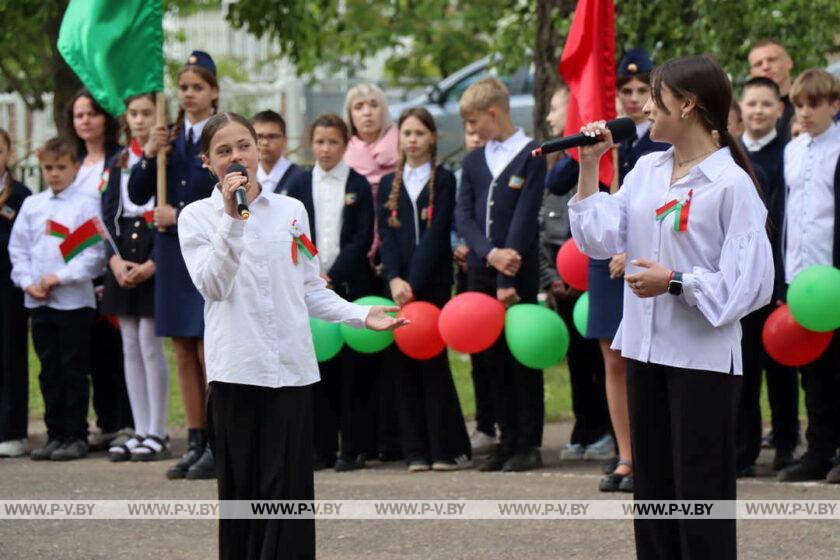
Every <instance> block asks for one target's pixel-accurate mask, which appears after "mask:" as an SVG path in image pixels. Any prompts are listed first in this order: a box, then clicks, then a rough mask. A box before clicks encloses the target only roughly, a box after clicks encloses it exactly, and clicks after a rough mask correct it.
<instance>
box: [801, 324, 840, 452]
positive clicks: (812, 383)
mask: <svg viewBox="0 0 840 560" xmlns="http://www.w3.org/2000/svg"><path fill="white" fill-rule="evenodd" d="M802 388H803V389H804V390H805V408H807V409H808V428H807V429H806V430H805V437H806V438H807V440H808V451H807V454H808V455H812V456H814V458H815V459H819V460H826V459H831V458H832V457H834V453H835V452H836V451H837V448H838V447H840V338H838V333H837V332H835V333H834V338H833V339H832V340H831V344H829V345H828V348H827V349H826V351H825V352H824V353H823V355H822V356H820V357H819V358H817V360H816V361H814V362H813V363H811V364H808V365H807V366H803V367H802Z"/></svg>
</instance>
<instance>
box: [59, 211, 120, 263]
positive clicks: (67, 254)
mask: <svg viewBox="0 0 840 560" xmlns="http://www.w3.org/2000/svg"><path fill="white" fill-rule="evenodd" d="M47 235H52V236H55V237H59V238H61V239H63V240H64V241H62V242H61V245H59V246H58V249H59V250H60V251H61V256H62V257H64V262H66V263H67V262H70V261H71V260H73V258H74V257H76V256H77V255H79V254H80V253H81V252H82V251H84V250H85V249H87V248H88V247H90V246H91V245H95V244H96V243H99V242H100V241H102V240H103V239H107V238H108V233H107V232H106V231H105V228H104V227H103V226H102V223H101V222H100V221H99V218H97V217H93V218H91V219H89V220H88V221H86V222H85V223H83V224H82V225H80V226H79V227H78V228H76V229H75V230H74V231H72V232H71V231H70V228H68V227H67V226H65V225H62V224H60V223H58V222H55V221H53V220H47Z"/></svg>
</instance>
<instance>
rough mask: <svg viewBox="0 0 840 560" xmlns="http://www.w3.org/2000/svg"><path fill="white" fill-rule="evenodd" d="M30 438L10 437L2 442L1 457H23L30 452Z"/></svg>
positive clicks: (0, 445)
mask: <svg viewBox="0 0 840 560" xmlns="http://www.w3.org/2000/svg"><path fill="white" fill-rule="evenodd" d="M27 442H28V440H27V439H26V438H23V439H10V440H8V441H4V442H0V457H21V456H23V455H26V454H27V453H28V452H29V447H28V445H27Z"/></svg>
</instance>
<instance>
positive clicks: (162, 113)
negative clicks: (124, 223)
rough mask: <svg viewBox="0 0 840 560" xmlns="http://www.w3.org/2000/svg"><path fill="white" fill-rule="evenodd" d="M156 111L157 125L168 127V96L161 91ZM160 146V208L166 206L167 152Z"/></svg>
mask: <svg viewBox="0 0 840 560" xmlns="http://www.w3.org/2000/svg"><path fill="white" fill-rule="evenodd" d="M155 109H156V111H157V124H159V125H161V124H162V125H166V95H165V94H164V93H163V92H162V91H159V92H157V93H156V94H155ZM164 148H165V147H164V146H160V147H159V148H158V152H157V199H156V204H155V206H157V207H158V208H162V207H163V206H166V150H165V149H164ZM158 231H166V228H165V227H162V226H158Z"/></svg>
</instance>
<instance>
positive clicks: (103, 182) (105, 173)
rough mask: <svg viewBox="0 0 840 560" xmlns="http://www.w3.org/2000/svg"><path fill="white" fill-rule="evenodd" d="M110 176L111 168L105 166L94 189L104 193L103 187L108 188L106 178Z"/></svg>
mask: <svg viewBox="0 0 840 560" xmlns="http://www.w3.org/2000/svg"><path fill="white" fill-rule="evenodd" d="M110 177H111V170H110V169H108V168H107V167H106V168H105V171H103V172H102V178H101V179H100V180H99V186H98V187H96V190H98V191H99V194H102V193H104V192H105V189H107V188H108V179H109V178H110Z"/></svg>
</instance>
